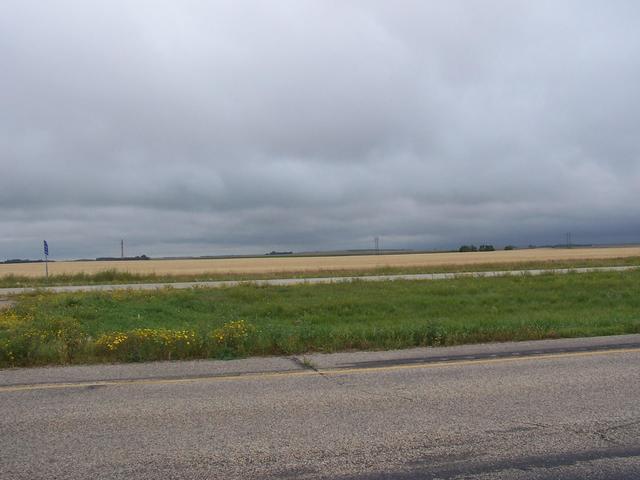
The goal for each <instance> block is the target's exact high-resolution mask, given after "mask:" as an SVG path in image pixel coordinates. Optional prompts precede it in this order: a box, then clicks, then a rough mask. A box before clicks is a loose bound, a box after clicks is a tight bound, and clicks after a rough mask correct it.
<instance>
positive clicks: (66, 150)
mask: <svg viewBox="0 0 640 480" xmlns="http://www.w3.org/2000/svg"><path fill="white" fill-rule="evenodd" d="M639 19H640V3H638V2H636V1H628V2H627V1H616V2H603V1H593V2H591V1H577V0H576V1H570V0H569V1H563V2H556V1H536V2H530V1H512V0H504V1H488V0H482V1H473V0H470V1H459V2H457V1H446V2H422V1H415V2H411V1H406V2H387V1H384V2H383V1H380V2H375V1H370V0H367V1H364V0H363V1H354V2H343V1H337V0H336V1H329V0H327V1H299V0H290V1H278V2H262V1H255V2H242V1H240V2H236V1H229V2H206V1H181V2H174V1H158V0H153V1H151V0H149V1H129V0H126V1H124V0H110V1H94V2H85V1H81V0H77V1H62V0H61V1H56V2H40V1H35V0H34V1H31V0H5V1H3V2H2V3H1V4H0V60H1V64H2V74H1V75H0V259H2V258H3V257H4V258H13V257H37V256H38V255H39V250H40V244H41V241H42V239H43V238H47V239H48V240H49V241H50V244H51V245H52V249H53V250H54V252H55V253H54V255H55V256H57V257H59V258H62V257H78V256H98V255H116V254H118V253H119V252H118V245H119V239H120V238H125V239H126V241H127V244H128V245H129V247H130V253H132V254H138V253H146V254H148V255H181V254H194V255H203V254H217V253H232V252H233V253H243V252H263V251H269V250H272V249H277V250H311V249H341V248H366V247H370V246H371V245H372V239H373V237H374V236H376V235H378V236H382V237H383V242H384V246H387V247H393V248H446V247H453V246H457V245H459V244H461V243H466V242H474V243H484V242H490V243H494V244H497V245H503V244H506V243H515V244H521V245H527V244H530V243H534V244H540V243H559V242H561V241H562V240H563V235H564V232H566V231H571V232H572V233H573V238H574V240H575V241H578V242H583V243H609V242H639V241H640V147H639V142H640V135H639V134H640V132H639V128H640V91H639V90H640V34H639V33H638V21H639Z"/></svg>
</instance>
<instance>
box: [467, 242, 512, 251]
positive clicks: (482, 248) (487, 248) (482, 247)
mask: <svg viewBox="0 0 640 480" xmlns="http://www.w3.org/2000/svg"><path fill="white" fill-rule="evenodd" d="M504 249H505V250H515V249H516V247H515V246H513V245H507V246H506V247H504ZM494 250H495V247H494V246H493V245H491V244H489V245H480V246H479V247H476V246H475V245H462V246H461V247H460V248H459V249H458V251H459V252H493V251H494Z"/></svg>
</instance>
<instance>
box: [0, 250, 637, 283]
mask: <svg viewBox="0 0 640 480" xmlns="http://www.w3.org/2000/svg"><path fill="white" fill-rule="evenodd" d="M629 257H640V247H638V246H634V247H610V248H571V249H557V248H536V249H522V250H507V251H505V250H500V251H495V252H469V253H458V252H455V253H408V254H393V255H350V256H318V257H311V256H300V257H296V256H291V257H258V258H225V259H185V260H140V261H104V262H102V261H101V262H95V261H82V262H53V263H50V264H49V274H50V275H73V274H79V273H85V274H95V273H98V272H103V271H105V270H117V271H120V272H128V273H132V274H156V275H198V274H203V273H218V274H269V273H286V272H291V273H295V272H322V271H337V270H351V271H355V270H374V269H379V268H405V267H406V268H410V267H411V268H416V267H424V268H429V267H438V266H444V265H451V266H461V265H480V264H508V263H526V262H546V261H556V262H560V261H573V260H596V259H605V260H606V259H611V260H612V261H613V260H614V259H618V258H629ZM8 275H17V276H24V277H41V276H43V275H44V267H43V265H42V264H37V263H29V264H7V265H0V277H2V276H8Z"/></svg>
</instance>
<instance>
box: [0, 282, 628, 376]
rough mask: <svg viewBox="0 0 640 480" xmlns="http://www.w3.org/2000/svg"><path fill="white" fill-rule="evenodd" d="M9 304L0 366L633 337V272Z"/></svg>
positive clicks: (79, 296)
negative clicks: (597, 336)
mask: <svg viewBox="0 0 640 480" xmlns="http://www.w3.org/2000/svg"><path fill="white" fill-rule="evenodd" d="M17 300H18V303H17V305H16V306H15V307H14V308H13V309H11V310H7V311H4V312H1V313H0V366H4V367H6V366H20V365H37V364H55V363H86V362H103V361H144V360H158V359H183V358H232V357H239V356H246V355H275V354H293V353H304V352H311V351H322V352H332V351H338V350H349V349H390V348H404V347H413V346H424V345H455V344H463V343H475V342H487V341H510V340H525V339H542V338H557V337H575V336H594V335H612V334H624V333H640V271H638V270H635V271H629V272H621V273H586V274H568V275H544V276H539V277H533V276H522V277H505V278H482V279H472V278H461V279H455V280H446V281H438V282H419V281H394V282H380V283H367V282H355V283H346V284H330V285H297V286H292V287H257V286H252V285H243V286H240V287H233V288H223V289H192V290H172V289H165V290H161V291H153V292H148V291H144V292H136V291H118V292H111V293H68V294H50V293H43V292H39V293H34V294H29V295H23V296H21V297H18V299H17Z"/></svg>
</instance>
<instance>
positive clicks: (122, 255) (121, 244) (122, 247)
mask: <svg viewBox="0 0 640 480" xmlns="http://www.w3.org/2000/svg"><path fill="white" fill-rule="evenodd" d="M120 258H124V240H120Z"/></svg>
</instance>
